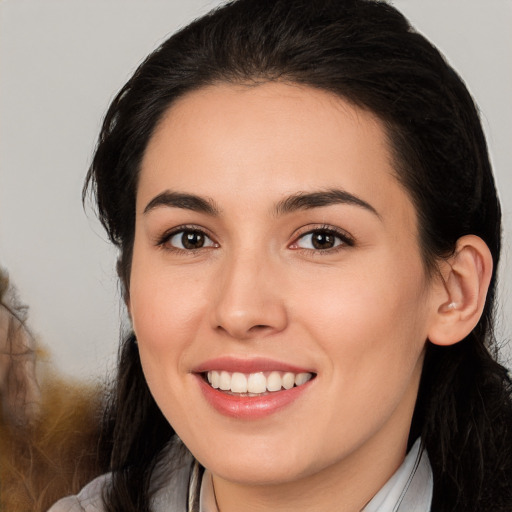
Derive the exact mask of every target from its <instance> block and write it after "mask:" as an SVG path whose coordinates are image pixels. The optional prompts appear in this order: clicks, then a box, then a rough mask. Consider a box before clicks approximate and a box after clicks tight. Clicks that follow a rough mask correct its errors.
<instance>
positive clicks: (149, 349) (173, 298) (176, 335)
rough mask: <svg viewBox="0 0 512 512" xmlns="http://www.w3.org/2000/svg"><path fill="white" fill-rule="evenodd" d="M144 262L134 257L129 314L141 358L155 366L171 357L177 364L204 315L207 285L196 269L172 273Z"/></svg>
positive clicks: (170, 270)
mask: <svg viewBox="0 0 512 512" xmlns="http://www.w3.org/2000/svg"><path fill="white" fill-rule="evenodd" d="M147 261H151V260H150V259H149V258H140V259H138V258H136V257H134V262H133V266H132V274H131V286H130V314H131V319H132V323H133V329H134V332H135V334H136V336H137V340H138V343H139V347H140V351H141V358H142V359H143V363H146V362H147V363H148V364H149V360H150V359H153V360H154V361H155V366H158V364H157V363H158V362H159V361H165V362H166V363H168V362H169V360H171V359H172V360H173V366H176V365H177V366H178V367H179V359H180V357H182V356H183V355H184V353H185V352H184V351H185V350H186V348H187V347H188V346H189V345H190V342H191V341H192V340H193V338H194V336H195V333H196V331H197V326H198V325H199V323H200V321H201V319H202V318H203V317H204V315H205V314H206V312H205V308H206V307H207V300H206V298H207V297H208V296H209V290H208V286H207V283H206V282H205V280H204V279H199V278H198V276H197V272H189V271H187V270H180V272H174V271H173V269H172V268H166V267H163V268H159V267H158V265H155V264H154V261H153V264H151V265H150V264H146V263H145V262H147ZM164 367H165V365H161V368H164Z"/></svg>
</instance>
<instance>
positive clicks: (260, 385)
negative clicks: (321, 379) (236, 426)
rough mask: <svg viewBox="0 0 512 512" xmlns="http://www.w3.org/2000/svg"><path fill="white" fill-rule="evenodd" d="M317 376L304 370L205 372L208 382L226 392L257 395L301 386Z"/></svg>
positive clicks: (250, 395)
mask: <svg viewBox="0 0 512 512" xmlns="http://www.w3.org/2000/svg"><path fill="white" fill-rule="evenodd" d="M314 377H315V374H313V373H308V372H303V373H293V372H279V371H272V372H256V373H241V372H228V371H224V370H222V371H216V370H211V371H209V372H205V373H203V378H204V379H205V381H206V382H208V384H209V385H210V386H211V387H212V388H214V389H218V390H220V391H223V392H225V393H226V394H234V395H238V396H247V397H256V396H264V395H268V394H270V393H275V392H278V391H283V390H288V389H292V388H294V387H299V386H302V385H303V384H305V383H306V382H308V381H310V380H311V379H312V378H314Z"/></svg>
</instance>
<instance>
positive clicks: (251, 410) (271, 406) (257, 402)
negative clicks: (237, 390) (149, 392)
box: [196, 374, 314, 420]
mask: <svg viewBox="0 0 512 512" xmlns="http://www.w3.org/2000/svg"><path fill="white" fill-rule="evenodd" d="M196 377H197V379H198V381H199V387H200V388H201V391H202V392H203V395H204V397H205V398H206V401H207V402H208V403H209V404H210V405H212V406H213V407H214V408H215V409H216V410H217V411H218V412H220V413H221V414H224V415H225V416H230V417H232V418H238V419H248V420H253V419H258V418H264V417H266V416H270V415H271V414H273V413H275V412H277V411H279V410H281V409H283V408H284V407H286V406H287V405H290V404H291V403H292V402H294V401H295V400H297V399H298V398H299V397H300V396H301V395H302V394H303V393H304V392H305V391H307V389H308V388H309V386H310V384H311V383H312V382H313V380H314V379H311V380H309V381H308V382H306V383H305V384H302V385H301V386H296V387H293V388H291V389H284V390H281V391H273V392H272V393H269V394H267V395H262V396H237V395H228V394H227V393H224V392H222V391H220V390H218V389H215V388H212V387H211V386H210V385H209V384H208V383H207V382H206V381H205V380H204V379H203V377H202V376H201V375H198V374H196Z"/></svg>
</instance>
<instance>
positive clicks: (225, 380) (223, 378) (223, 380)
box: [219, 372, 231, 391]
mask: <svg viewBox="0 0 512 512" xmlns="http://www.w3.org/2000/svg"><path fill="white" fill-rule="evenodd" d="M219 388H220V389H222V391H229V390H230V389H231V375H230V374H229V373H228V372H220V378H219Z"/></svg>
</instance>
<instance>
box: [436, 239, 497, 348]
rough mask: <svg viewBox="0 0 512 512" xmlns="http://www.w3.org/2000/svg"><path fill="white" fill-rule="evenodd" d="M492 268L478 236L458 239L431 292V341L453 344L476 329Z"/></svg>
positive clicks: (486, 248) (489, 254) (485, 247)
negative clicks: (432, 298) (439, 278)
mask: <svg viewBox="0 0 512 512" xmlns="http://www.w3.org/2000/svg"><path fill="white" fill-rule="evenodd" d="M492 267H493V262H492V256H491V252H490V251H489V248H488V247H487V245H486V243H485V242H484V241H483V240H482V239H481V238H479V237H478V236H475V235H466V236H463V237H462V238H459V240H458V241H457V246H456V249H455V254H454V255H453V256H452V257H450V258H449V259H448V260H447V261H444V262H443V263H442V264H441V268H440V270H441V276H442V280H441V282H440V283H439V286H438V287H437V288H436V291H435V292H434V304H433V306H434V307H433V312H434V313H433V314H434V317H433V321H432V322H431V324H430V326H429V332H428V339H429V340H430V341H431V342H432V343H434V344H435V345H453V344H455V343H457V342H459V341H461V340H463V339H464V338H465V337H466V336H467V335H468V334H469V333H470V332H471V331H472V330H473V329H474V328H475V326H476V324H477V323H478V321H479V320H480V317H481V315H482V311H483V309H484V306H485V299H486V296H487V290H488V288H489V283H490V281H491V275H492Z"/></svg>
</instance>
